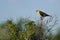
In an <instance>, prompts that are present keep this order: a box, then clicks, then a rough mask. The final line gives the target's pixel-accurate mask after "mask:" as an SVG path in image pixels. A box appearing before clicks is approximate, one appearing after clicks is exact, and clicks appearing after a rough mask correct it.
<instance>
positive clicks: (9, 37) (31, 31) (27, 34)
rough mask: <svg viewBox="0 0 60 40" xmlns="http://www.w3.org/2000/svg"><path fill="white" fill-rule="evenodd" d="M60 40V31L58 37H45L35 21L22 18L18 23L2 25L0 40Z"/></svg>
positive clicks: (10, 21) (9, 21)
mask: <svg viewBox="0 0 60 40" xmlns="http://www.w3.org/2000/svg"><path fill="white" fill-rule="evenodd" d="M28 39H29V40H46V39H47V40H60V31H57V34H56V35H52V33H50V34H49V35H47V36H45V35H44V29H43V28H42V24H41V25H37V23H35V21H32V20H30V19H28V18H27V19H25V18H21V19H20V20H18V21H17V22H15V23H14V22H13V21H12V20H7V21H6V22H4V23H1V24H0V40H28Z"/></svg>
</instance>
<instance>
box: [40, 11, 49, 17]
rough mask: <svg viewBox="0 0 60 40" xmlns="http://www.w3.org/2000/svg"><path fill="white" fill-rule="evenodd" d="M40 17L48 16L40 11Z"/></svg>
mask: <svg viewBox="0 0 60 40" xmlns="http://www.w3.org/2000/svg"><path fill="white" fill-rule="evenodd" d="M40 15H41V16H42V17H46V16H50V15H48V14H46V13H44V12H42V11H40Z"/></svg>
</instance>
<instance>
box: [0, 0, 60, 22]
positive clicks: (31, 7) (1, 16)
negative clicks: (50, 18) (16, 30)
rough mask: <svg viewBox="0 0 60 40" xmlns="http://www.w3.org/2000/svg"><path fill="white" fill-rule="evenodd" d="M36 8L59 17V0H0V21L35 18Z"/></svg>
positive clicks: (36, 16) (36, 15)
mask: <svg viewBox="0 0 60 40" xmlns="http://www.w3.org/2000/svg"><path fill="white" fill-rule="evenodd" d="M36 9H40V10H42V11H44V12H46V13H47V14H49V13H50V14H52V13H53V14H55V15H56V16H57V17H58V18H59V19H60V0H0V22H2V21H4V20H6V19H10V18H12V19H13V20H17V19H18V18H20V17H25V18H26V17H28V18H31V19H32V20H34V19H37V18H38V17H39V16H38V14H36Z"/></svg>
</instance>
